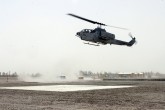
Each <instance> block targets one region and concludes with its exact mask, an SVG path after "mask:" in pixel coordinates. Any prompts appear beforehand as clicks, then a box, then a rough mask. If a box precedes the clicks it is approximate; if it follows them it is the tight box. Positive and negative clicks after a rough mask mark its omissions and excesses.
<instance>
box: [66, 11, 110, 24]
mask: <svg viewBox="0 0 165 110" xmlns="http://www.w3.org/2000/svg"><path fill="white" fill-rule="evenodd" d="M67 15H70V16H72V17H76V18H78V19H81V20H84V21H87V22H90V23H93V24H99V25H103V26H107V25H106V24H103V23H99V22H96V21H92V20H89V19H86V18H83V17H80V16H77V15H74V14H71V13H68V14H67Z"/></svg>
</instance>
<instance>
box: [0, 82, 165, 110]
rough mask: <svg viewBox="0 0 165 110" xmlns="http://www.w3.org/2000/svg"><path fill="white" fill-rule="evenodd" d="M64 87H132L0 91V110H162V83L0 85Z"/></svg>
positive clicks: (164, 97)
mask: <svg viewBox="0 0 165 110" xmlns="http://www.w3.org/2000/svg"><path fill="white" fill-rule="evenodd" d="M63 84H67V85H68V84H70V85H73V84H74V85H75V84H76V85H89V84H90V85H105V86H107V85H114V86H115V85H132V86H134V87H131V88H118V89H104V90H90V91H76V92H49V91H31V90H8V89H0V110H165V81H95V80H93V81H92V80H91V81H80V82H78V81H75V82H58V83H36V82H23V81H10V80H9V81H8V82H6V81H0V87H4V86H28V85H30V86H33V85H35V86H36V85H63Z"/></svg>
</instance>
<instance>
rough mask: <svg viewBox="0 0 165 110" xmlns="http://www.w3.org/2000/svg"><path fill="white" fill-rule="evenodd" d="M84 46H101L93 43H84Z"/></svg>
mask: <svg viewBox="0 0 165 110" xmlns="http://www.w3.org/2000/svg"><path fill="white" fill-rule="evenodd" d="M84 44H88V45H93V46H100V45H99V44H92V43H89V42H84Z"/></svg>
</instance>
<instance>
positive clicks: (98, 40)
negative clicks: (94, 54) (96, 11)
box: [67, 13, 136, 47]
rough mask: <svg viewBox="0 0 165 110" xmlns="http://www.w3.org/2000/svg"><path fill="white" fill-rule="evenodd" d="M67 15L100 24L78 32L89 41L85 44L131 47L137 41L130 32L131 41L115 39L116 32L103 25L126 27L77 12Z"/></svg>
mask: <svg viewBox="0 0 165 110" xmlns="http://www.w3.org/2000/svg"><path fill="white" fill-rule="evenodd" d="M67 15H69V16H72V17H75V18H78V19H81V20H84V21H87V22H89V23H93V24H98V27H97V28H95V29H83V30H82V31H80V32H77V33H76V36H78V37H79V38H80V39H81V40H84V41H87V43H84V44H89V45H94V46H100V45H99V44H102V45H106V44H110V45H111V44H115V45H125V46H128V47H131V46H132V45H133V44H134V43H135V42H136V38H135V37H132V35H131V33H129V36H130V37H131V38H132V39H131V40H130V41H129V42H126V41H122V40H118V39H115V34H113V33H109V32H107V31H106V30H105V29H103V28H101V26H109V27H113V28H118V29H124V30H127V29H126V28H121V27H116V26H110V25H106V24H103V23H100V22H96V21H92V20H89V19H86V18H83V17H80V16H78V15H75V14H71V13H68V14H67Z"/></svg>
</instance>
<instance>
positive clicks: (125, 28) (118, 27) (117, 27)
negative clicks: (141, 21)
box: [107, 25, 129, 30]
mask: <svg viewBox="0 0 165 110" xmlns="http://www.w3.org/2000/svg"><path fill="white" fill-rule="evenodd" d="M107 26H109V27H113V28H118V29H123V30H129V29H127V28H122V27H117V26H110V25H107Z"/></svg>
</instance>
